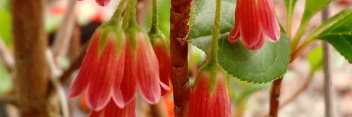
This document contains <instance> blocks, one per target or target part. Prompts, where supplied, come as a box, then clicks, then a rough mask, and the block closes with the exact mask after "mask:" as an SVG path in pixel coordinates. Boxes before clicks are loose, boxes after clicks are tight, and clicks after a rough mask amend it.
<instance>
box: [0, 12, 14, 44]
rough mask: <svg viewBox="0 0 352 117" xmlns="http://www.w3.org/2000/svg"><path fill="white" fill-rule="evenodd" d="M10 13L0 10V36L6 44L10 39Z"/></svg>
mask: <svg viewBox="0 0 352 117" xmlns="http://www.w3.org/2000/svg"><path fill="white" fill-rule="evenodd" d="M11 24H12V23H11V16H10V13H9V12H7V11H5V10H0V26H1V28H0V38H2V39H3V40H4V42H5V43H6V45H9V44H10V43H11V42H12V41H11V40H12V25H11Z"/></svg>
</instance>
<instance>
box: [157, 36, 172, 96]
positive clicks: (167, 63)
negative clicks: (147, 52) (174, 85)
mask: <svg viewBox="0 0 352 117" xmlns="http://www.w3.org/2000/svg"><path fill="white" fill-rule="evenodd" d="M153 48H154V52H155V54H156V57H157V58H158V62H159V75H160V81H161V83H162V84H161V88H162V90H161V94H162V95H164V94H166V93H167V92H168V91H169V90H170V87H171V83H170V79H171V57H170V54H169V51H168V50H167V48H166V47H165V46H164V45H163V44H162V43H161V42H154V44H153Z"/></svg>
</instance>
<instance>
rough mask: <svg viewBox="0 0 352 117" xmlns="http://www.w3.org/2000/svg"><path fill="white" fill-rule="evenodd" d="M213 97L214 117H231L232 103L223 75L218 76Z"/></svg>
mask: <svg viewBox="0 0 352 117" xmlns="http://www.w3.org/2000/svg"><path fill="white" fill-rule="evenodd" d="M213 93H214V94H213V96H212V97H211V100H212V102H211V105H212V106H211V108H212V109H214V110H212V111H213V112H212V117H231V102H230V97H229V95H228V93H227V88H226V85H225V83H224V77H223V75H222V74H218V77H217V81H216V89H215V92H213Z"/></svg>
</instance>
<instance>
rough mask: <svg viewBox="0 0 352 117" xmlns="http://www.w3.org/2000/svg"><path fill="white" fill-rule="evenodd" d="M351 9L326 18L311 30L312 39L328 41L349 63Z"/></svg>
mask: <svg viewBox="0 0 352 117" xmlns="http://www.w3.org/2000/svg"><path fill="white" fill-rule="evenodd" d="M351 24H352V9H347V10H345V11H343V12H341V13H339V14H337V15H335V16H334V17H332V18H330V19H328V20H326V21H325V22H324V23H323V24H321V26H319V27H318V28H317V29H316V30H315V31H314V32H313V35H314V37H313V39H320V40H323V41H326V42H328V43H330V44H331V45H332V46H334V47H335V49H336V50H337V51H338V52H340V54H341V55H342V56H344V57H345V59H347V60H348V62H349V63H352V25H351Z"/></svg>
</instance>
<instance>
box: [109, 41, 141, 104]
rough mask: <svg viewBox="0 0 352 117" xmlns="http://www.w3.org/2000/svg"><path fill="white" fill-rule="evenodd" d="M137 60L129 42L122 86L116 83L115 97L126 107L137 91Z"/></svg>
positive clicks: (118, 102)
mask: <svg viewBox="0 0 352 117" xmlns="http://www.w3.org/2000/svg"><path fill="white" fill-rule="evenodd" d="M135 64H136V61H135V60H134V59H133V57H132V52H131V49H130V47H129V44H126V58H125V71H124V74H123V78H122V81H121V84H120V86H118V85H114V87H113V88H114V91H113V98H114V100H115V102H116V104H117V105H118V106H119V107H124V106H125V104H126V103H128V102H129V101H131V100H132V98H133V97H134V95H135V93H136V91H137V84H136V73H135V72H136V71H135Z"/></svg>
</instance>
